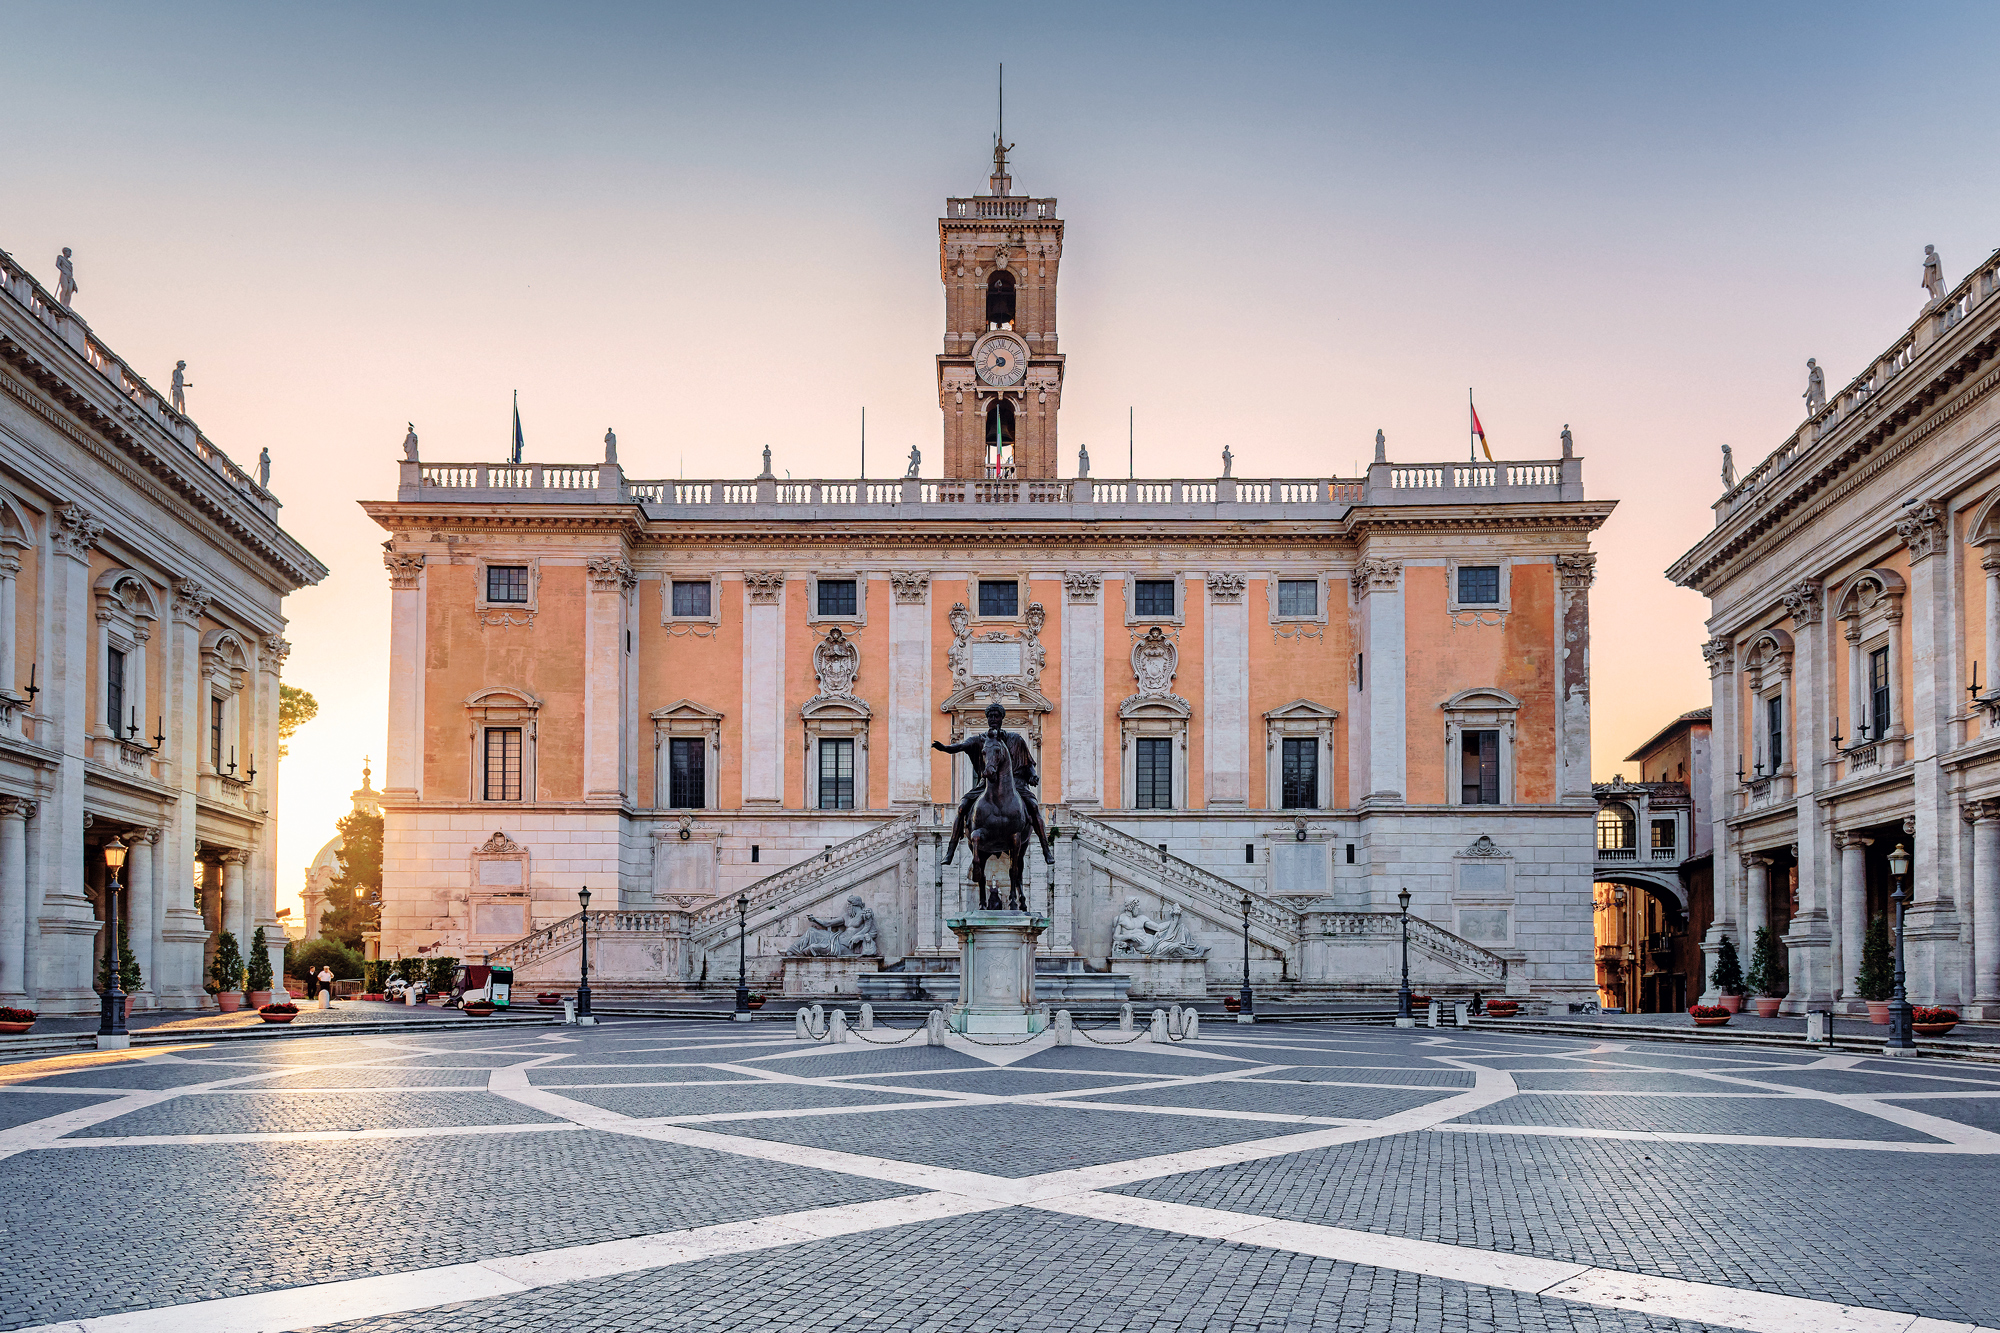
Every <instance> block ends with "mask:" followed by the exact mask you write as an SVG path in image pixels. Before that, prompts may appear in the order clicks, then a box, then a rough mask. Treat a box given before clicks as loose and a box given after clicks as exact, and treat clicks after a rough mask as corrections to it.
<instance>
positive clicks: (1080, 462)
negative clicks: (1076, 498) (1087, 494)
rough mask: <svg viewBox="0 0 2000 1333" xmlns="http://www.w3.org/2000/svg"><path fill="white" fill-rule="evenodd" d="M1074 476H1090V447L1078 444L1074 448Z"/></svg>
mask: <svg viewBox="0 0 2000 1333" xmlns="http://www.w3.org/2000/svg"><path fill="white" fill-rule="evenodd" d="M1076 475H1077V476H1079V477H1087V476H1089V475H1090V446H1089V445H1087V444H1079V445H1078V446H1077V447H1076Z"/></svg>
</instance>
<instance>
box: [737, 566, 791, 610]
mask: <svg viewBox="0 0 2000 1333" xmlns="http://www.w3.org/2000/svg"><path fill="white" fill-rule="evenodd" d="M743 586H744V587H746V588H748V589H749V590H750V602H751V605H753V606H755V605H760V604H761V605H764V606H774V605H776V604H777V601H778V594H779V593H782V592H783V591H784V590H785V573H784V571H783V570H780V569H763V570H757V569H753V570H749V571H747V572H746V573H745V574H744V575H743Z"/></svg>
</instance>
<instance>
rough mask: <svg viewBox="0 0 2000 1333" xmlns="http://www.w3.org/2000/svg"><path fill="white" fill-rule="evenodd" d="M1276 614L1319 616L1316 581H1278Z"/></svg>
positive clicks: (1317, 585) (1317, 584)
mask: <svg viewBox="0 0 2000 1333" xmlns="http://www.w3.org/2000/svg"><path fill="white" fill-rule="evenodd" d="M1278 614H1279V615H1281V616H1316V615H1318V614H1319V580H1318V579H1279V580H1278Z"/></svg>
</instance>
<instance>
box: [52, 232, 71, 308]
mask: <svg viewBox="0 0 2000 1333" xmlns="http://www.w3.org/2000/svg"><path fill="white" fill-rule="evenodd" d="M75 295H76V261H75V260H73V259H72V258H70V253H69V247H68V246H67V245H65V246H64V247H63V248H62V253H61V254H59V255H57V256H56V300H58V301H61V302H62V303H63V305H64V306H65V307H67V306H68V305H69V303H70V298H71V297H73V296H75Z"/></svg>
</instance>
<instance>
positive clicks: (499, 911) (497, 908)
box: [472, 903, 528, 940]
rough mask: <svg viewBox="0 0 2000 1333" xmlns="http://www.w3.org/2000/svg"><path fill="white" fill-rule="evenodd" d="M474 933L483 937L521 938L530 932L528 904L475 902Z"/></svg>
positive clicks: (473, 908)
mask: <svg viewBox="0 0 2000 1333" xmlns="http://www.w3.org/2000/svg"><path fill="white" fill-rule="evenodd" d="M472 933H473V934H474V935H477V936H478V937H479V938H481V939H496V938H498V939H509V940H513V939H519V938H520V937H521V936H523V935H525V934H527V933H528V905H527V904H526V903H474V904H473V905H472Z"/></svg>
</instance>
